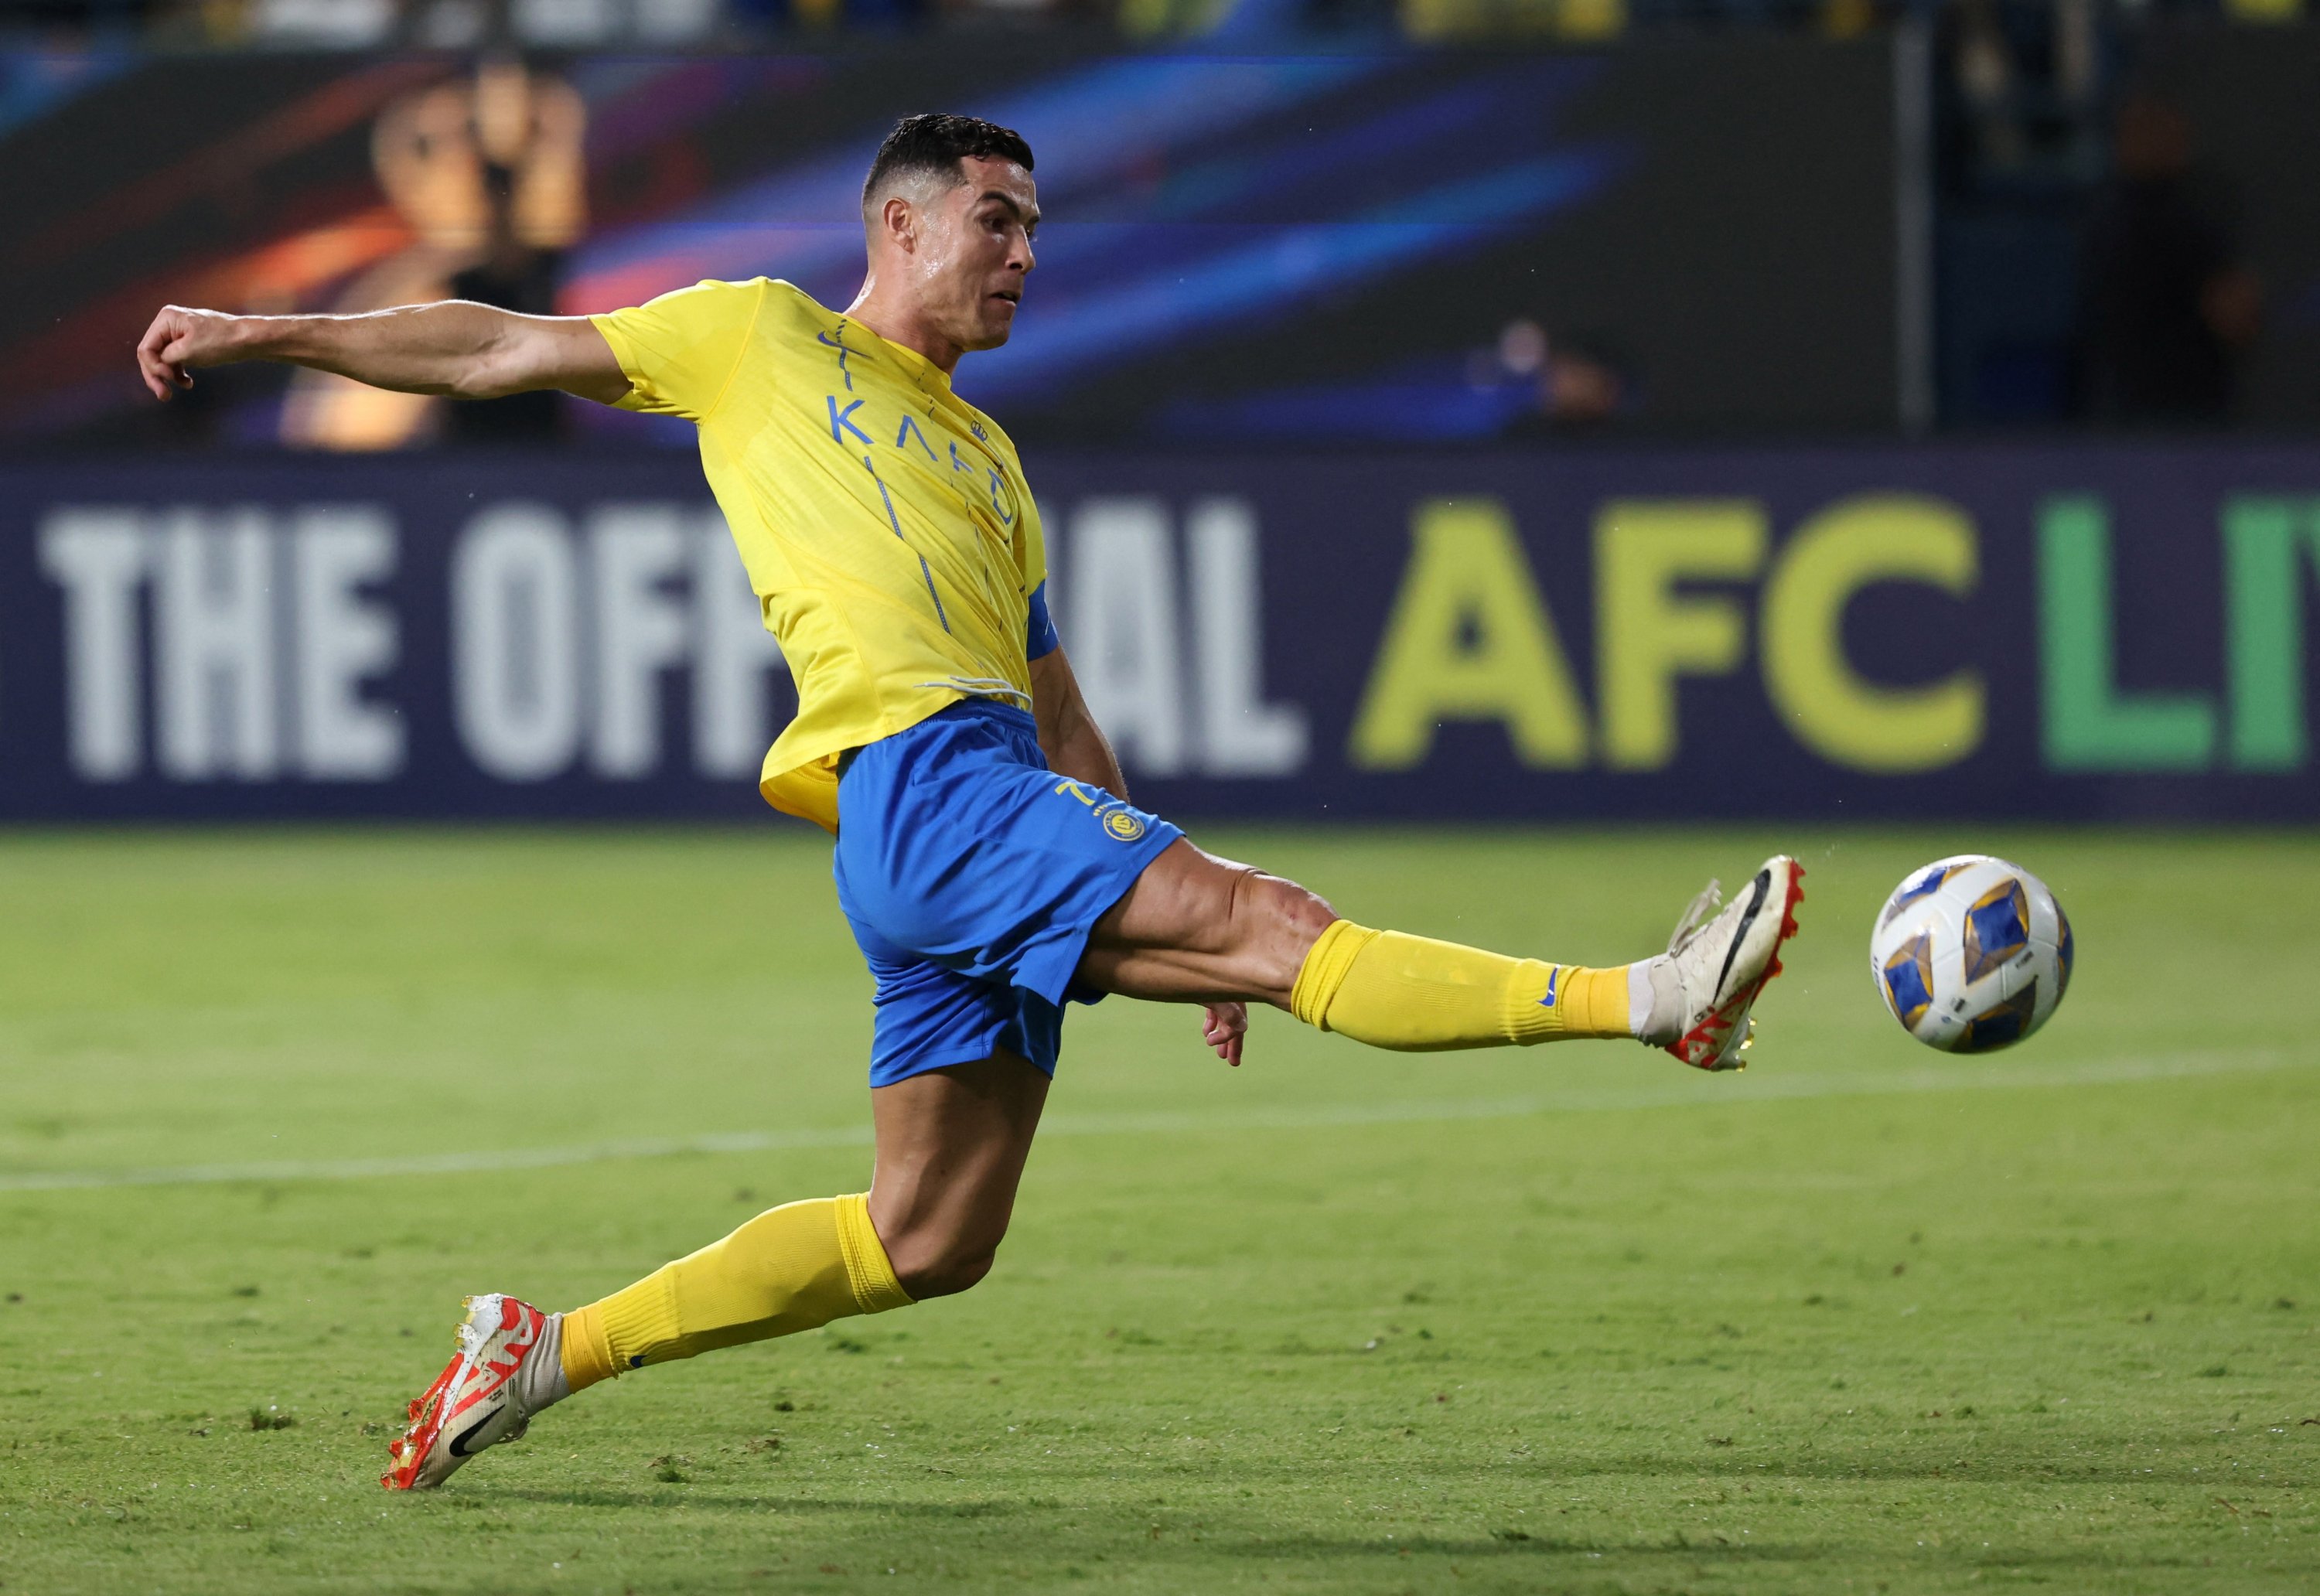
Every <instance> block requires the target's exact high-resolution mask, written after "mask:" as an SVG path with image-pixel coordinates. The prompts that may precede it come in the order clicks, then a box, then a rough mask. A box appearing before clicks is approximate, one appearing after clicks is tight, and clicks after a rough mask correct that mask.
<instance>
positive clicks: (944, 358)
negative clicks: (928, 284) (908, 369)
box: [846, 277, 966, 376]
mask: <svg viewBox="0 0 2320 1596" xmlns="http://www.w3.org/2000/svg"><path fill="white" fill-rule="evenodd" d="M846 313H847V315H848V316H850V317H852V318H853V319H854V320H855V321H856V322H861V323H862V325H863V326H865V327H867V328H868V329H870V331H873V332H875V333H876V334H877V335H878V336H879V337H881V338H883V339H884V340H886V341H887V342H888V343H898V344H900V345H902V347H903V348H904V349H910V350H912V351H913V352H915V353H917V354H920V355H923V356H925V357H926V358H927V359H928V361H929V363H930V364H932V365H933V367H935V369H936V370H938V371H939V372H941V373H942V374H943V375H944V376H951V375H953V374H954V373H955V372H956V370H957V369H958V361H959V357H960V356H962V355H964V354H965V353H966V350H965V347H964V346H962V345H960V344H957V343H955V342H953V341H952V340H949V339H947V338H946V337H944V336H943V335H942V334H941V333H940V332H938V331H936V330H935V329H934V327H933V325H932V324H931V323H930V322H928V320H927V319H926V317H924V316H923V315H921V314H919V313H917V312H916V310H915V307H913V306H911V304H908V303H907V302H903V301H900V300H898V299H897V298H896V297H895V296H894V295H890V294H884V293H881V292H880V291H879V286H878V280H877V279H876V278H875V277H873V278H871V280H870V281H868V282H866V283H865V284H863V285H862V292H861V293H859V294H857V295H855V296H854V303H853V304H849V305H847V307H846Z"/></svg>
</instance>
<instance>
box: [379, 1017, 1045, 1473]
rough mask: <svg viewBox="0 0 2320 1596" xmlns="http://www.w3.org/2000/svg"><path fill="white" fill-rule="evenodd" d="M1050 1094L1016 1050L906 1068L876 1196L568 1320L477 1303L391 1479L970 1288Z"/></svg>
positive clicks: (1002, 1230) (883, 1098) (787, 1207)
mask: <svg viewBox="0 0 2320 1596" xmlns="http://www.w3.org/2000/svg"><path fill="white" fill-rule="evenodd" d="M1046 1102H1047V1076H1046V1075H1043V1074H1041V1073H1040V1072H1039V1071H1038V1070H1037V1069H1034V1068H1033V1067H1032V1066H1030V1065H1029V1064H1027V1063H1026V1062H1024V1061H1023V1060H1022V1059H1021V1058H1019V1057H1016V1056H1013V1055H1011V1054H1009V1053H1004V1052H1001V1053H999V1054H997V1055H995V1056H992V1057H990V1058H986V1059H983V1060H981V1061H980V1062H978V1063H974V1064H965V1065H957V1066H951V1067H949V1068H945V1069H937V1070H929V1071H927V1072H925V1073H923V1074H920V1075H911V1076H909V1077H906V1078H905V1079H902V1080H900V1081H897V1082H894V1083H893V1084H891V1085H886V1086H881V1087H879V1088H877V1089H875V1091H873V1092H872V1093H871V1094H870V1103H871V1114H872V1119H873V1120H874V1123H875V1128H876V1138H877V1162H876V1167H875V1174H873V1176H872V1179H871V1183H870V1190H869V1192H866V1193H863V1194H857V1195H854V1196H847V1197H825V1198H817V1199H813V1200H810V1201H807V1202H790V1203H784V1205H783V1206H781V1207H779V1208H775V1209H771V1210H768V1211H766V1212H764V1213H761V1214H759V1215H758V1216H757V1218H755V1219H753V1220H749V1221H748V1223H747V1224H745V1225H743V1226H742V1227H741V1228H740V1229H738V1230H735V1231H734V1232H733V1233H732V1234H731V1235H730V1236H727V1237H725V1238H722V1239H720V1240H718V1241H714V1242H711V1244H710V1245H709V1246H707V1247H702V1249H701V1250H700V1251H699V1252H696V1253H693V1254H692V1255H690V1256H686V1257H683V1258H679V1259H677V1260H676V1261H675V1263H673V1264H666V1265H662V1266H661V1267H660V1268H658V1269H657V1270H655V1271H654V1272H653V1273H652V1274H648V1275H647V1276H645V1278H644V1279H642V1280H640V1281H638V1282H637V1283H635V1284H634V1285H631V1286H627V1287H625V1288H623V1289H622V1290H621V1291H617V1292H613V1293H612V1295H611V1296H609V1297H606V1298H604V1299H603V1300H602V1301H597V1302H592V1303H590V1304H589V1305H588V1306H587V1307H585V1308H580V1309H575V1310H573V1311H572V1312H570V1313H564V1314H548V1313H542V1312H540V1311H539V1310H538V1309H536V1308H533V1307H531V1306H530V1304H529V1303H525V1302H521V1301H517V1300H516V1299H515V1298H513V1297H503V1296H498V1295H493V1296H486V1297H476V1298H472V1299H470V1300H469V1302H468V1312H467V1319H465V1320H464V1321H463V1322H462V1323H461V1325H460V1327H459V1331H458V1356H455V1357H453V1359H452V1360H451V1363H450V1365H449V1367H447V1368H446V1369H445V1370H444V1371H443V1374H442V1375H441V1377H440V1378H439V1379H438V1380H437V1381H436V1383H434V1385H432V1386H431V1387H430V1388H429V1389H428V1391H427V1392H426V1393H425V1394H424V1395H422V1396H421V1397H420V1398H419V1399H418V1400H417V1401H413V1402H412V1404H411V1419H412V1424H411V1428H410V1429H409V1431H408V1432H407V1433H406V1434H405V1435H404V1436H403V1438H402V1439H401V1440H400V1441H398V1442H396V1443H395V1444H394V1447H393V1448H392V1450H393V1451H394V1456H395V1464H394V1467H392V1468H391V1469H389V1470H388V1471H387V1473H386V1474H385V1475H384V1476H383V1477H382V1479H381V1482H380V1483H382V1484H384V1485H385V1486H386V1487H387V1488H388V1489H389V1490H411V1489H414V1488H425V1487H430V1486H435V1485H440V1484H441V1483H443V1482H444V1481H445V1480H447V1479H449V1477H450V1476H451V1474H453V1473H454V1472H455V1471H457V1470H458V1468H459V1467H460V1466H461V1465H463V1464H465V1463H466V1462H467V1459H468V1458H469V1457H471V1456H473V1455H475V1454H476V1453H477V1452H479V1451H481V1450H483V1449H484V1448H485V1447H486V1446H494V1445H496V1444H498V1443H499V1442H501V1441H508V1440H513V1439H515V1438H516V1437H518V1436H521V1434H523V1432H524V1429H525V1427H526V1426H527V1425H529V1424H530V1420H531V1419H532V1417H533V1415H535V1414H537V1413H538V1412H539V1411H540V1410H542V1409H543V1408H547V1407H548V1406H550V1405H552V1404H554V1403H556V1402H558V1401H562V1400H564V1398H566V1397H567V1396H569V1395H571V1394H572V1393H573V1392H575V1391H580V1390H584V1389H585V1388H586V1387H588V1386H590V1385H593V1384H594V1383H597V1382H598V1381H600V1380H605V1379H609V1378H611V1377H612V1376H614V1375H616V1374H622V1373H625V1372H626V1371H628V1370H630V1369H635V1368H641V1367H644V1366H646V1365H651V1364H659V1363H668V1362H671V1361H673V1360H675V1359H677V1358H685V1357H692V1356H695V1355H696V1354H699V1353H703V1352H708V1351H711V1350H713V1349H715V1348H717V1347H734V1346H739V1345H740V1344H741V1343H743V1342H748V1341H763V1340H766V1339H768V1338H772V1337H775V1336H789V1335H794V1334H796V1333H797V1332H798V1331H800V1330H810V1329H813V1328H817V1327H818V1326H820V1325H825V1324H828V1323H829V1321H830V1320H832V1319H844V1318H847V1317H849V1316H852V1315H856V1314H863V1313H882V1312H884V1311H885V1310H888V1309H890V1308H901V1307H904V1306H907V1305H908V1304H910V1303H911V1302H913V1301H923V1300H924V1299H926V1298H928V1297H940V1296H947V1295H949V1294H951V1293H953V1292H963V1291H965V1290H966V1289H967V1288H968V1287H969V1286H971V1285H973V1284H974V1283H975V1282H976V1281H978V1280H981V1279H982V1278H983V1275H984V1274H987V1273H988V1272H989V1271H990V1268H991V1262H992V1256H993V1255H994V1254H995V1253H996V1252H997V1250H998V1247H999V1243H1000V1239H1001V1238H1002V1237H1004V1236H1005V1235H1006V1233H1007V1222H1008V1220H1009V1218H1010V1215H1011V1214H1012V1213H1013V1211H1014V1206H1015V1190H1016V1187H1017V1185H1018V1184H1019V1183H1020V1182H1021V1180H1022V1176H1023V1165H1024V1161H1025V1159H1026V1158H1028V1157H1029V1155H1030V1150H1031V1137H1032V1133H1033V1132H1034V1131H1035V1130H1036V1129H1038V1123H1039V1111H1040V1110H1041V1108H1042V1107H1043V1106H1044V1105H1045V1103H1046Z"/></svg>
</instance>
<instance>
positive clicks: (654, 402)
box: [588, 279, 766, 422]
mask: <svg viewBox="0 0 2320 1596" xmlns="http://www.w3.org/2000/svg"><path fill="white" fill-rule="evenodd" d="M765 289H766V284H765V282H764V280H763V279H760V280H758V281H757V282H754V283H716V282H709V283H698V284H695V285H694V286H692V287H690V288H680V289H678V290H677V291H676V292H675V293H674V294H664V295H661V296H660V297H659V298H657V299H654V300H648V301H647V302H646V303H645V304H639V305H631V306H630V307H629V308H628V309H627V310H621V311H613V312H612V313H610V314H609V315H601V316H591V317H589V318H588V319H589V321H591V322H594V323H595V325H596V331H599V332H601V333H603V335H604V341H605V342H606V343H608V344H610V345H612V356H613V358H615V359H617V360H619V361H620V363H621V373H622V374H623V375H624V376H627V377H628V379H629V391H628V393H627V394H624V395H623V396H622V397H621V400H620V401H619V406H620V408H621V409H622V410H638V411H642V412H644V413H646V414H648V415H680V416H683V417H684V419H685V420H686V421H689V422H702V421H706V420H707V419H708V418H709V416H710V414H711V412H713V411H715V410H716V408H717V402H718V401H719V400H720V399H722V398H723V397H724V396H725V390H726V389H727V388H729V387H730V386H731V385H732V382H733V375H734V373H735V372H737V371H739V369H740V368H741V358H742V356H743V355H744V354H745V353H746V352H747V351H748V347H749V333H750V331H751V330H752V329H753V328H754V327H755V326H756V325H757V313H758V310H759V308H760V307H761V306H762V305H763V304H764V302H765Z"/></svg>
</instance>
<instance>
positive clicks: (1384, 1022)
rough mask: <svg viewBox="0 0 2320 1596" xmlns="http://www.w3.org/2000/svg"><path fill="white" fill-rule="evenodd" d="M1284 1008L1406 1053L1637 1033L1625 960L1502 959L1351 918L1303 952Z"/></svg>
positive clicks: (1328, 1027)
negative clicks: (1603, 964) (1604, 965)
mask: <svg viewBox="0 0 2320 1596" xmlns="http://www.w3.org/2000/svg"><path fill="white" fill-rule="evenodd" d="M1290 1006H1291V1010H1292V1011H1294V1012H1295V1014H1296V1016H1297V1018H1298V1019H1300V1020H1303V1021H1305V1023H1306V1024H1308V1025H1311V1026H1315V1027H1318V1028H1319V1029H1322V1030H1334V1031H1337V1032H1340V1033H1342V1034H1343V1035H1346V1036H1349V1037H1351V1038H1354V1040H1355V1041H1357V1042H1367V1043H1368V1044H1369V1045H1370V1046H1371V1047H1392V1048H1395V1049H1398V1050H1400V1051H1402V1052H1410V1053H1427V1052H1436V1051H1440V1050H1444V1049H1447V1048H1452V1047H1505V1046H1508V1045H1509V1044H1514V1045H1518V1046H1527V1045H1528V1044H1529V1043H1532V1042H1551V1041H1554V1040H1557V1039H1558V1038H1563V1037H1626V1036H1633V1035H1634V1034H1635V1033H1634V1031H1633V1030H1631V1029H1629V1027H1628V1024H1627V966H1625V965H1620V966H1617V967H1616V968H1613V969H1608V970H1590V969H1584V968H1581V966H1577V965H1549V964H1542V963H1540V962H1539V961H1538V960H1537V959H1535V958H1509V957H1506V956H1505V955H1504V954H1500V953H1485V952H1484V951H1482V949H1481V948H1462V947H1460V946H1459V945H1458V944H1457V943H1455V942H1436V941H1434V940H1432V939H1429V938H1426V937H1408V936H1404V935H1403V934H1402V933H1401V932H1400V931H1373V930H1370V929H1366V928H1364V927H1362V926H1357V925H1355V924H1354V922H1353V921H1351V920H1337V921H1335V922H1334V923H1332V924H1331V925H1330V927H1329V929H1328V930H1325V931H1323V932H1322V933H1321V937H1320V940H1319V941H1317V942H1315V943H1314V944H1313V946H1312V948H1311V949H1310V951H1309V952H1308V953H1307V954H1306V955H1305V964H1304V967H1303V968H1302V969H1300V971H1299V972H1298V973H1297V986H1296V989H1295V991H1294V992H1292V993H1291V994H1290Z"/></svg>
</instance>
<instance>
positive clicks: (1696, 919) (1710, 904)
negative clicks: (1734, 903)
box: [1668, 880, 1724, 953]
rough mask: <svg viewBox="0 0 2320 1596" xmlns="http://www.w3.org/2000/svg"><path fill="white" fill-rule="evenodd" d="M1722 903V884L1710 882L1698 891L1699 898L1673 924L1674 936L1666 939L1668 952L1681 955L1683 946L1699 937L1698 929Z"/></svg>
mask: <svg viewBox="0 0 2320 1596" xmlns="http://www.w3.org/2000/svg"><path fill="white" fill-rule="evenodd" d="M1723 902H1724V884H1723V883H1722V882H1720V881H1713V880H1711V881H1710V882H1709V883H1708V884H1707V885H1706V886H1704V887H1702V888H1701V889H1700V892H1699V896H1698V897H1696V898H1694V899H1693V900H1692V901H1691V907H1690V908H1689V909H1687V910H1685V911H1683V918H1682V919H1681V920H1677V921H1676V922H1675V935H1673V936H1672V937H1670V938H1669V939H1668V951H1669V952H1670V953H1681V952H1682V951H1683V949H1684V945H1685V944H1686V943H1688V942H1690V940H1691V939H1693V938H1694V937H1697V936H1698V935H1699V928H1700V927H1701V926H1703V925H1704V924H1706V923H1707V921H1708V918H1709V917H1710V916H1711V915H1713V914H1714V913H1715V912H1716V911H1717V908H1718V907H1719V906H1720V905H1721V904H1722V903H1723Z"/></svg>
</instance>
